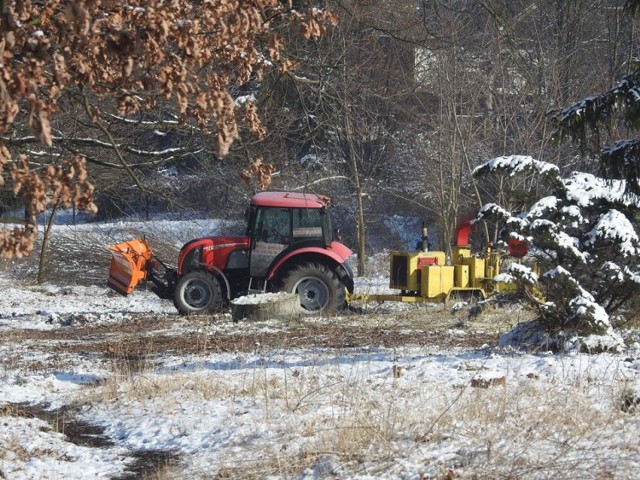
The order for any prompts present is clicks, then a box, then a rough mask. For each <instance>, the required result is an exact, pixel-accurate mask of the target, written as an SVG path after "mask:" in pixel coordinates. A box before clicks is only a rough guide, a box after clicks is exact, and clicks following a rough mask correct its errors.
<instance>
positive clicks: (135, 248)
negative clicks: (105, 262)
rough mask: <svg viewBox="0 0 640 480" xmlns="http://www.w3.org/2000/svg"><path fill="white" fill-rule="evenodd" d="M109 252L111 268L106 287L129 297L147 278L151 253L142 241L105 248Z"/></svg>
mask: <svg viewBox="0 0 640 480" xmlns="http://www.w3.org/2000/svg"><path fill="white" fill-rule="evenodd" d="M107 249H108V250H111V252H112V253H111V254H112V256H113V257H112V258H111V266H110V267H109V280H108V281H107V285H108V286H109V287H111V288H113V289H114V290H115V291H116V292H118V293H121V294H122V295H129V294H130V293H131V292H132V291H133V289H134V288H136V285H138V284H139V283H140V282H141V281H143V280H144V279H145V278H146V277H147V268H148V266H149V262H150V261H151V259H152V257H153V252H151V249H150V248H149V245H147V242H146V241H145V240H143V239H140V238H136V239H135V240H129V241H128V242H123V243H118V244H117V245H111V246H110V247H107Z"/></svg>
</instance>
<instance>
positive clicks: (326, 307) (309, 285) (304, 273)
mask: <svg viewBox="0 0 640 480" xmlns="http://www.w3.org/2000/svg"><path fill="white" fill-rule="evenodd" d="M282 289H283V290H284V291H286V292H289V293H295V294H297V295H298V296H299V297H300V308H301V310H302V312H303V313H304V314H306V315H315V314H318V313H320V312H323V313H333V312H335V311H336V310H337V309H338V308H340V307H342V306H343V305H344V303H345V289H344V285H343V284H342V282H341V281H340V280H339V279H338V277H337V275H336V274H335V273H334V272H333V271H332V270H331V269H329V268H328V267H326V266H325V265H322V264H319V263H304V264H302V265H299V266H298V267H296V268H294V269H293V270H291V271H290V272H289V273H288V274H287V275H285V277H284V279H283V281H282Z"/></svg>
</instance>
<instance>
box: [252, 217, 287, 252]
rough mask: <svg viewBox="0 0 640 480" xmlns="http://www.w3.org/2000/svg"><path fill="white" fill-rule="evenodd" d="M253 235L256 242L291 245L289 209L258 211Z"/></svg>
mask: <svg viewBox="0 0 640 480" xmlns="http://www.w3.org/2000/svg"><path fill="white" fill-rule="evenodd" d="M253 234H254V239H255V241H256V242H264V243H277V244H280V245H287V244H289V243H290V242H291V230H290V218H289V209H288V208H260V209H258V211H257V214H256V220H255V229H254V232H253Z"/></svg>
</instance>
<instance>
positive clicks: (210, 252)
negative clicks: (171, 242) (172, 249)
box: [178, 236, 251, 273]
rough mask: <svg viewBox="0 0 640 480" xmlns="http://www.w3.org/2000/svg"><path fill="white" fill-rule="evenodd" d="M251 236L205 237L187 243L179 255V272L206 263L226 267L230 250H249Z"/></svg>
mask: <svg viewBox="0 0 640 480" xmlns="http://www.w3.org/2000/svg"><path fill="white" fill-rule="evenodd" d="M250 243H251V242H250V240H249V237H227V236H224V237H203V238H198V239H196V240H192V241H190V242H188V243H185V244H184V246H183V247H182V249H181V250H180V255H179V256H178V273H182V272H183V271H184V270H185V269H186V270H188V269H189V267H193V268H197V267H198V266H199V265H202V264H205V265H209V266H210V267H214V268H217V269H220V270H222V269H224V267H225V263H226V261H227V258H228V256H229V254H230V252H232V251H234V250H247V249H248V248H249V246H250Z"/></svg>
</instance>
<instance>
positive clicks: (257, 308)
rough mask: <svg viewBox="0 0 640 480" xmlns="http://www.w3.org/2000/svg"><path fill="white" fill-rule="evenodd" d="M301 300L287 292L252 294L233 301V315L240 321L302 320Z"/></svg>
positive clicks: (235, 319) (234, 318)
mask: <svg viewBox="0 0 640 480" xmlns="http://www.w3.org/2000/svg"><path fill="white" fill-rule="evenodd" d="M301 314H302V312H301V309H300V298H299V297H298V295H296V294H293V293H286V292H277V293H255V294H254V293H252V294H249V295H245V296H243V297H239V298H236V299H234V300H232V301H231V315H232V318H233V320H234V321H236V322H237V321H239V320H245V319H250V320H269V319H278V320H291V319H296V318H300V316H301Z"/></svg>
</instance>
